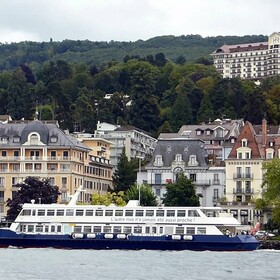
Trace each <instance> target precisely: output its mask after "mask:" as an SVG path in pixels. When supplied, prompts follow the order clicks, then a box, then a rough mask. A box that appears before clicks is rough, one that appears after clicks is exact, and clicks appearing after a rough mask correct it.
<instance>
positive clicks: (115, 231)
mask: <svg viewBox="0 0 280 280" xmlns="http://www.w3.org/2000/svg"><path fill="white" fill-rule="evenodd" d="M121 232H122V227H120V226H114V227H113V233H121Z"/></svg>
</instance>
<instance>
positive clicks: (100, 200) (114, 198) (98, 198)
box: [91, 192, 126, 206]
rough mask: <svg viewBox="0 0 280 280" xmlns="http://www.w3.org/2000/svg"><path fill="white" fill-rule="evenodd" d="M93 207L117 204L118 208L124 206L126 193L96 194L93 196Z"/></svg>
mask: <svg viewBox="0 0 280 280" xmlns="http://www.w3.org/2000/svg"><path fill="white" fill-rule="evenodd" d="M91 204H92V205H106V206H109V205H110V204H115V205H116V206H124V205H125V204H126V203H125V200H124V192H118V193H115V192H106V193H104V194H98V193H94V194H93V195H92V202H91Z"/></svg>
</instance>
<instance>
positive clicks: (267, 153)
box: [266, 148, 274, 159]
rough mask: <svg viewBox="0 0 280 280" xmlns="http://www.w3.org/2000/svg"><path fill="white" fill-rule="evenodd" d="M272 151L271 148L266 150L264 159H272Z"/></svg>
mask: <svg viewBox="0 0 280 280" xmlns="http://www.w3.org/2000/svg"><path fill="white" fill-rule="evenodd" d="M273 156H274V150H273V149H271V148H268V149H266V159H273Z"/></svg>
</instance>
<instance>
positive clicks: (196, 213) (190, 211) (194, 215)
mask: <svg viewBox="0 0 280 280" xmlns="http://www.w3.org/2000/svg"><path fill="white" fill-rule="evenodd" d="M188 216H189V217H199V214H198V212H197V210H188Z"/></svg>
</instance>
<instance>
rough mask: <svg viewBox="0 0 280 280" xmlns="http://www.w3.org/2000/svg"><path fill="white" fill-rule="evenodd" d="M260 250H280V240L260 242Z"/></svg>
mask: <svg viewBox="0 0 280 280" xmlns="http://www.w3.org/2000/svg"><path fill="white" fill-rule="evenodd" d="M260 243H261V247H260V248H259V250H262V249H271V250H280V240H260Z"/></svg>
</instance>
